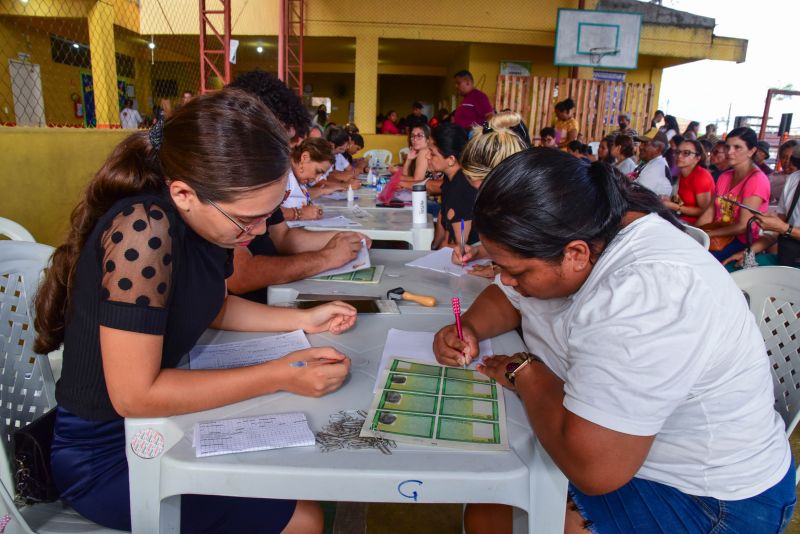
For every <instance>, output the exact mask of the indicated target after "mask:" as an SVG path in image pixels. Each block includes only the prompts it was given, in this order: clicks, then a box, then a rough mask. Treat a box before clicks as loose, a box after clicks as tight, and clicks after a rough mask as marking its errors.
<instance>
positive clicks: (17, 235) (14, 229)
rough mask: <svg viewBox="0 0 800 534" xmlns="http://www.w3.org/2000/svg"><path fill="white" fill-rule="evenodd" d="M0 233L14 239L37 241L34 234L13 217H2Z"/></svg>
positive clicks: (0, 218)
mask: <svg viewBox="0 0 800 534" xmlns="http://www.w3.org/2000/svg"><path fill="white" fill-rule="evenodd" d="M0 235H4V236H6V237H8V238H9V239H13V240H14V241H33V242H34V243H35V242H36V240H35V239H34V238H33V235H31V233H30V232H29V231H27V230H26V229H25V227H24V226H22V225H21V224H19V223H15V222H14V221H12V220H11V219H6V218H5V217H0Z"/></svg>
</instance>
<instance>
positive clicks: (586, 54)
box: [554, 9, 642, 69]
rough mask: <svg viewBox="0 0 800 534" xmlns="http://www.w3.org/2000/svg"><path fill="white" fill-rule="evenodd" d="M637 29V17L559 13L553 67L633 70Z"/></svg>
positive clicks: (639, 24)
mask: <svg viewBox="0 0 800 534" xmlns="http://www.w3.org/2000/svg"><path fill="white" fill-rule="evenodd" d="M641 27H642V16H641V15H640V14H638V13H620V12H616V11H591V10H583V9H559V10H558V22H557V26H556V54H555V61H554V64H555V65H565V66H576V67H604V68H612V69H635V68H636V65H637V63H638V60H639V31H640V30H641Z"/></svg>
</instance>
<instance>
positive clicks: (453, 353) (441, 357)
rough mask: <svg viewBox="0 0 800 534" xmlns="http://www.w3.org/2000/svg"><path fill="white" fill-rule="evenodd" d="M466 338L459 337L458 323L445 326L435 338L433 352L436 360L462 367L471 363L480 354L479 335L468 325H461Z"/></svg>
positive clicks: (443, 363)
mask: <svg viewBox="0 0 800 534" xmlns="http://www.w3.org/2000/svg"><path fill="white" fill-rule="evenodd" d="M461 331H462V332H463V333H464V340H463V341H462V340H460V339H458V330H457V329H456V325H454V324H451V325H450V326H445V327H444V328H442V329H441V330H439V331H438V332H436V336H435V337H434V338H433V353H434V354H435V355H436V361H437V362H439V363H441V364H442V365H450V366H453V367H462V366H464V365H469V364H470V362H471V361H472V360H474V359H475V358H477V357H478V356H480V349H479V348H478V337H477V336H476V335H475V332H473V331H472V329H471V328H470V327H468V326H466V325H462V326H461Z"/></svg>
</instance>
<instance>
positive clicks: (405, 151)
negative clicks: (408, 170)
mask: <svg viewBox="0 0 800 534" xmlns="http://www.w3.org/2000/svg"><path fill="white" fill-rule="evenodd" d="M409 152H411V149H410V148H408V147H404V148H401V149H400V150H399V151H398V153H399V154H400V162H401V163H402V162H404V161H405V160H406V158H407V157H408V153H409Z"/></svg>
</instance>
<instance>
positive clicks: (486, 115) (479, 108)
mask: <svg viewBox="0 0 800 534" xmlns="http://www.w3.org/2000/svg"><path fill="white" fill-rule="evenodd" d="M453 78H455V81H456V90H458V92H459V94H461V96H463V97H464V98H463V100H461V103H460V104H459V105H458V107H457V108H456V110H455V111H454V112H453V119H452V120H453V122H454V123H455V124H458V125H459V126H461V127H462V128H464V129H465V130H469V129H470V128H472V127H473V126H475V125H477V126H481V125H482V124H483V123H484V122H485V121H487V120H489V119H490V118H491V117H492V114H493V113H494V108H493V107H492V104H491V102H489V97H488V96H486V93H484V92H483V91H481V90H480V89H476V88H475V85H474V83H475V82H474V80H473V79H472V73H471V72H470V71H468V70H461V71H458V72H456V74H455V76H453Z"/></svg>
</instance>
